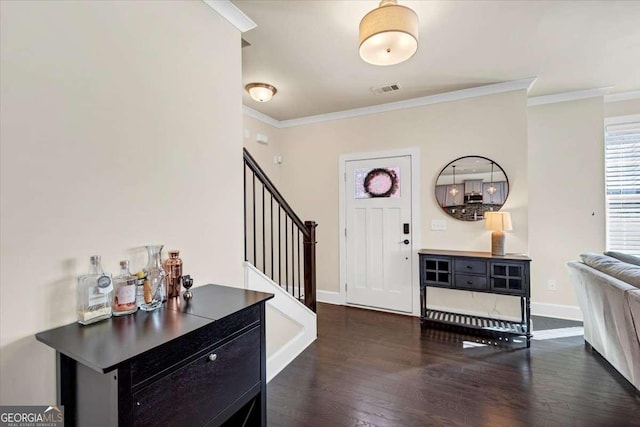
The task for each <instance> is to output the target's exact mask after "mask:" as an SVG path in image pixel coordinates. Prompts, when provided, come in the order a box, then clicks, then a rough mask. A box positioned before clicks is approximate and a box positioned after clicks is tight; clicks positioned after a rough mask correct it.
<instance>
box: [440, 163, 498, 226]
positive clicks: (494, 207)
mask: <svg viewBox="0 0 640 427" xmlns="http://www.w3.org/2000/svg"><path fill="white" fill-rule="evenodd" d="M435 190H436V200H437V202H438V205H440V207H441V208H442V210H443V211H445V212H446V213H447V214H449V215H450V216H452V217H454V218H455V219H459V220H461V221H479V220H481V219H483V218H484V213H485V212H487V211H489V212H491V211H499V210H500V208H501V207H502V205H504V202H505V201H506V200H507V196H508V195H509V180H508V179H507V174H506V173H505V172H504V170H503V169H502V168H501V167H500V165H498V164H497V163H496V162H494V161H493V160H491V159H487V158H486V157H481V156H465V157H460V158H459V159H456V160H454V161H452V162H451V163H449V164H448V165H447V166H445V167H444V168H443V169H442V171H440V175H438V179H437V180H436V189H435Z"/></svg>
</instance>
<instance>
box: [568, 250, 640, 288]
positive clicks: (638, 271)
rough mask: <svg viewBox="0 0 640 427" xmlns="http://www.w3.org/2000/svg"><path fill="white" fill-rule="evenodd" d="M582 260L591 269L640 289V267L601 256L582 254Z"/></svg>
mask: <svg viewBox="0 0 640 427" xmlns="http://www.w3.org/2000/svg"><path fill="white" fill-rule="evenodd" d="M580 258H582V262H584V263H585V264H587V265H588V266H589V267H591V268H595V269H596V270H598V271H601V272H603V273H604V274H608V275H609V276H612V277H615V278H616V279H618V280H622V281H623V282H626V283H628V284H630V285H633V286H635V287H638V288H640V266H637V265H633V264H628V263H626V262H622V261H620V260H618V259H615V258H612V257H610V256H606V255H600V254H582V255H580Z"/></svg>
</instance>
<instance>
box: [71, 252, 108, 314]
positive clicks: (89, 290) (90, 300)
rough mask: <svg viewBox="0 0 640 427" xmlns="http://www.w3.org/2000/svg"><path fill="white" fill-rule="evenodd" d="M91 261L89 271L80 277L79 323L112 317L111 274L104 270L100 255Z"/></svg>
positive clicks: (93, 257)
mask: <svg viewBox="0 0 640 427" xmlns="http://www.w3.org/2000/svg"><path fill="white" fill-rule="evenodd" d="M90 261H91V265H90V267H89V273H88V274H85V275H82V276H80V277H78V301H77V304H78V323H80V324H82V325H88V324H90V323H94V322H97V321H99V320H103V319H108V318H110V317H111V291H112V290H113V284H112V282H111V275H110V274H105V272H104V271H103V270H102V264H101V263H100V256H99V255H94V256H92V257H91V260H90Z"/></svg>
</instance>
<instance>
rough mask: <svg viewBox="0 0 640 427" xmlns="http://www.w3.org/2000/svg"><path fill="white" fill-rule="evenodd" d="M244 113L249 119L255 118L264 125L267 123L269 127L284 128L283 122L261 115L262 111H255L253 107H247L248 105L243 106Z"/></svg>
mask: <svg viewBox="0 0 640 427" xmlns="http://www.w3.org/2000/svg"><path fill="white" fill-rule="evenodd" d="M242 111H243V112H244V114H246V115H247V116H249V117H253V118H254V119H256V120H259V121H261V122H262V123H266V124H268V125H271V126H273V127H274V128H278V129H280V128H282V125H281V123H282V122H281V121H279V120H276V119H274V118H273V117H271V116H267V115H266V114H264V113H261V112H260V111H257V110H254V109H253V108H251V107H247V106H246V105H243V106H242Z"/></svg>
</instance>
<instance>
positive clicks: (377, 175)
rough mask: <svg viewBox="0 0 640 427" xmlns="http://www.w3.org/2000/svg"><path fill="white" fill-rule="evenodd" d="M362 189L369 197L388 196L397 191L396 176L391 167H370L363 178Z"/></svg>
mask: <svg viewBox="0 0 640 427" xmlns="http://www.w3.org/2000/svg"><path fill="white" fill-rule="evenodd" d="M364 191H365V192H366V193H367V194H368V195H369V196H370V197H390V196H391V195H392V194H393V193H395V192H396V191H398V176H397V175H396V173H395V171H393V170H391V169H384V168H375V169H371V170H370V171H369V173H368V174H367V176H366V177H365V179H364Z"/></svg>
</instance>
